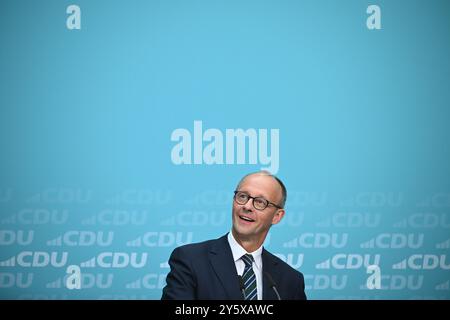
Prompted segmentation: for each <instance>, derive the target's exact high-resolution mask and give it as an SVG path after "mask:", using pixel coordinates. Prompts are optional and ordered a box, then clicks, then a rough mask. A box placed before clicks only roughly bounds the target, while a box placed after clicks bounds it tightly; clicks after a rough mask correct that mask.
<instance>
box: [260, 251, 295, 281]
mask: <svg viewBox="0 0 450 320" xmlns="http://www.w3.org/2000/svg"><path fill="white" fill-rule="evenodd" d="M264 253H265V254H267V258H268V259H269V260H271V261H272V262H273V263H275V264H277V267H278V268H279V270H280V271H281V272H283V273H284V274H285V275H289V276H292V277H300V278H302V279H303V273H301V272H300V271H298V270H296V269H294V268H292V267H291V266H290V265H289V264H287V263H286V262H284V261H283V260H281V259H280V258H278V257H277V256H276V255H274V254H272V253H270V252H269V251H267V250H264Z"/></svg>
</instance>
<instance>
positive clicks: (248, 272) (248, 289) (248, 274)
mask: <svg viewBox="0 0 450 320" xmlns="http://www.w3.org/2000/svg"><path fill="white" fill-rule="evenodd" d="M241 259H242V261H244V263H245V268H244V273H243V274H242V281H243V282H244V299H245V300H257V296H258V295H257V290H256V276H255V272H253V268H252V264H253V256H252V255H251V254H244V255H243V256H242V257H241Z"/></svg>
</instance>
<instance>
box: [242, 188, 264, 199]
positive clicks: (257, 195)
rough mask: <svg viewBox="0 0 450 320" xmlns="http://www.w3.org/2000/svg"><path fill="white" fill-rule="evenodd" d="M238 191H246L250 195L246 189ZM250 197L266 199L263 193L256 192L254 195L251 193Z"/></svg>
mask: <svg viewBox="0 0 450 320" xmlns="http://www.w3.org/2000/svg"><path fill="white" fill-rule="evenodd" d="M238 191H240V192H244V193H247V194H248V195H251V194H250V192H248V191H245V190H238ZM251 196H252V197H255V198H264V199H266V200H267V197H266V196H264V195H262V194H260V193H259V194H256V195H251Z"/></svg>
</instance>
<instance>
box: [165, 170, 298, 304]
mask: <svg viewBox="0 0 450 320" xmlns="http://www.w3.org/2000/svg"><path fill="white" fill-rule="evenodd" d="M286 196H287V193H286V188H285V186H284V184H283V183H282V182H281V180H280V179H278V178H277V177H275V176H274V175H272V174H270V173H269V172H267V171H260V172H256V173H251V174H249V175H246V176H245V177H244V178H242V179H241V181H240V182H239V183H238V185H237V187H236V190H235V191H234V197H233V209H232V220H233V225H232V229H231V232H229V233H228V234H226V235H224V236H222V237H221V238H219V239H215V240H209V241H205V242H202V243H196V244H189V245H184V246H181V247H178V248H176V249H175V250H174V251H173V252H172V254H171V256H170V259H169V265H170V272H169V274H168V275H167V279H166V282H167V285H166V286H165V287H164V289H163V294H162V299H177V300H181V299H182V300H192V299H200V300H211V299H215V300H228V299H231V300H240V299H245V300H276V299H281V300H305V299H306V295H305V284H304V279H303V275H302V274H301V273H300V272H298V271H297V270H295V269H293V268H292V267H290V266H289V265H288V264H287V263H285V262H283V261H282V260H280V259H279V258H277V257H276V256H274V255H273V254H271V253H270V252H268V251H267V250H265V249H264V248H263V243H264V240H265V239H266V236H267V233H268V232H269V229H270V227H271V226H272V225H275V224H277V223H279V222H280V221H281V219H282V218H283V217H284V214H285V210H284V205H285V203H286Z"/></svg>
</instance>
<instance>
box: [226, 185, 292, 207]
mask: <svg viewBox="0 0 450 320" xmlns="http://www.w3.org/2000/svg"><path fill="white" fill-rule="evenodd" d="M238 193H243V194H245V195H247V197H248V200H247V201H246V202H245V203H239V202H238V201H237V200H236V196H237V194H238ZM233 199H234V201H236V203H237V204H239V205H241V206H243V205H245V204H246V203H247V202H248V201H249V200H250V199H252V206H253V208H255V209H256V210H259V211H263V210H266V209H267V207H268V206H269V205H272V206H273V207H275V208H277V209H283V208H282V207H280V206H279V205H276V204H275V203H273V202H270V201H269V200H267V199H266V198H263V197H252V196H251V195H249V194H248V193H246V192H244V191H239V190H235V191H234V197H233ZM255 199H263V200H264V201H266V202H267V205H266V206H265V207H264V208H263V209H260V208H257V207H255V201H254V200H255Z"/></svg>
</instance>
